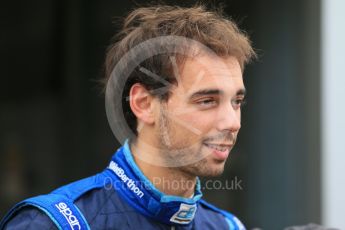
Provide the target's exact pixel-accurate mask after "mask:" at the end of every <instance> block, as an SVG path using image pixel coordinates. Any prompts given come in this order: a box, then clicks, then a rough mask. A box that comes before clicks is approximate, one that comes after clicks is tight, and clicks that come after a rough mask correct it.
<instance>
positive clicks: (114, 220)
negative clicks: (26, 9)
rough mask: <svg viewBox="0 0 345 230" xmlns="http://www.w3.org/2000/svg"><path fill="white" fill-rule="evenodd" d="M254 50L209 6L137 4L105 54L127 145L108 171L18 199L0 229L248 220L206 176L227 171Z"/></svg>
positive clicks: (216, 225)
mask: <svg viewBox="0 0 345 230" xmlns="http://www.w3.org/2000/svg"><path fill="white" fill-rule="evenodd" d="M253 57H255V52H254V51H253V49H252V47H251V45H250V42H249V39H248V38H247V36H246V35H245V34H243V33H242V32H240V30H239V29H238V28H237V26H236V25H235V24H234V23H233V22H232V21H230V20H228V19H226V18H224V17H223V16H222V15H221V13H217V12H211V11H207V10H205V8H204V7H203V6H195V7H191V8H180V7H173V6H156V7H144V8H138V9H136V10H134V11H133V12H131V13H130V14H129V15H128V16H127V18H126V19H125V21H124V26H123V28H122V30H121V31H120V33H119V34H118V36H117V37H116V41H115V42H114V43H113V44H112V45H111V46H110V48H109V50H108V53H107V57H106V80H107V81H106V82H107V88H106V109H107V115H108V120H109V123H110V126H111V128H112V129H113V132H114V134H115V136H116V137H117V138H118V139H119V140H120V141H124V145H123V146H122V147H121V148H119V149H118V150H117V151H116V153H115V154H114V155H113V157H112V159H111V162H110V163H109V165H108V167H107V168H106V169H105V170H104V171H103V172H101V173H99V174H97V175H95V176H92V177H89V178H86V179H83V180H80V181H77V182H74V183H72V184H69V185H66V186H64V187H61V188H59V189H57V190H55V191H53V192H52V193H50V194H48V195H42V196H38V197H34V198H30V199H27V200H25V201H23V202H21V203H19V204H18V205H16V206H15V207H14V208H13V209H12V210H11V211H10V212H9V214H8V215H7V216H6V217H5V218H4V219H3V221H2V223H1V227H0V228H1V229H2V228H4V229H245V228H244V226H243V224H242V223H241V222H240V221H239V219H238V218H236V217H235V216H234V215H232V214H230V213H228V212H226V211H223V210H220V209H218V208H216V207H214V206H213V205H211V204H208V203H207V202H206V201H204V200H202V199H201V196H202V193H201V191H200V182H199V179H198V177H199V176H218V175H220V174H221V173H222V172H223V170H224V164H225V162H226V160H227V158H228V155H229V153H230V151H231V149H232V148H233V146H234V144H235V142H236V138H237V135H238V132H239V130H240V127H241V106H242V104H243V103H244V96H245V87H244V84H243V79H242V73H243V69H244V65H245V64H246V63H248V61H250V59H251V58H253ZM122 118H124V119H122ZM121 119H122V120H121ZM176 182H178V186H173V185H174V184H175V185H176Z"/></svg>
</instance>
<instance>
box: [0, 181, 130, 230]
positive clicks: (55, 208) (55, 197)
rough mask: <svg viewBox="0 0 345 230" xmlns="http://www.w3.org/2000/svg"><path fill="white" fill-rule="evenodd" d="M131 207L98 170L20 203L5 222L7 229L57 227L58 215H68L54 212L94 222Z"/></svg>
mask: <svg viewBox="0 0 345 230" xmlns="http://www.w3.org/2000/svg"><path fill="white" fill-rule="evenodd" d="M128 209H129V208H128V207H127V206H125V204H124V203H123V202H122V200H121V199H119V197H118V196H117V194H116V192H115V189H114V188H113V187H111V186H109V184H107V181H105V180H104V178H101V177H100V176H99V174H97V175H95V176H91V177H88V178H84V179H81V180H78V181H75V182H72V183H70V184H67V185H64V186H62V187H60V188H58V189H56V190H54V191H53V192H51V193H49V194H46V195H40V196H37V197H32V198H29V199H26V200H24V201H22V202H20V203H18V204H17V205H16V206H15V207H14V208H12V210H11V211H10V212H9V214H8V215H7V216H6V217H5V218H4V219H3V220H2V223H1V224H3V226H2V227H4V229H56V224H55V223H56V222H57V219H64V218H59V217H58V218H54V212H55V214H56V213H57V215H60V214H62V216H61V217H65V218H66V217H72V218H74V217H77V220H78V221H80V223H82V222H83V221H84V220H86V222H87V223H88V224H92V223H93V222H95V221H96V222H97V220H99V218H98V216H102V215H104V214H107V213H114V212H122V211H126V210H128ZM71 215H73V216H71ZM78 217H79V218H78ZM66 219H68V218H66ZM95 224H97V223H95ZM48 226H50V228H48ZM0 228H1V227H0Z"/></svg>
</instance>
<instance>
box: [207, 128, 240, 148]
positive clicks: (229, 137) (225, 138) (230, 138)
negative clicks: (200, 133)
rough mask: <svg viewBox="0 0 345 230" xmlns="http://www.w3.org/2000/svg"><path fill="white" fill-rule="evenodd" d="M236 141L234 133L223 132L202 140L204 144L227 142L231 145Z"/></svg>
mask: <svg viewBox="0 0 345 230" xmlns="http://www.w3.org/2000/svg"><path fill="white" fill-rule="evenodd" d="M236 140H237V137H236V135H235V134H234V133H232V132H228V131H227V132H223V133H220V134H217V135H214V136H210V137H206V138H205V139H204V142H212V141H217V142H227V143H229V142H230V143H231V144H233V145H234V144H235V143H236Z"/></svg>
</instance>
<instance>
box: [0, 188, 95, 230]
mask: <svg viewBox="0 0 345 230" xmlns="http://www.w3.org/2000/svg"><path fill="white" fill-rule="evenodd" d="M25 206H34V207H36V208H38V209H40V210H41V211H43V212H44V213H45V214H46V215H47V216H49V218H50V219H51V220H52V221H53V222H54V223H55V225H56V226H57V227H58V229H73V230H74V229H79V230H88V229H90V228H89V225H88V223H87V222H86V220H85V219H84V216H83V215H82V214H81V213H80V211H79V209H78V208H77V207H76V206H75V205H74V204H73V202H71V200H69V199H68V198H66V197H64V196H63V195H60V194H49V195H40V196H37V197H32V198H29V199H27V200H24V201H22V202H21V203H19V204H18V205H16V206H15V207H14V208H13V209H12V210H11V211H10V214H9V215H8V217H5V219H4V221H3V222H2V223H5V222H6V219H7V218H9V217H10V216H11V214H12V213H14V212H16V211H17V210H18V209H20V208H22V207H25ZM1 228H2V224H1V225H0V229H1Z"/></svg>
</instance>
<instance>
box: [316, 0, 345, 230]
mask: <svg viewBox="0 0 345 230" xmlns="http://www.w3.org/2000/svg"><path fill="white" fill-rule="evenodd" d="M321 9H322V52H321V59H322V61H321V63H322V81H321V83H322V84H321V86H322V87H321V92H322V131H321V133H322V157H321V160H322V221H323V225H325V226H329V227H336V228H339V229H345V217H344V215H345V149H344V146H345V135H344V132H345V69H344V67H345V25H344V22H345V1H344V0H323V1H322V8H321Z"/></svg>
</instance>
